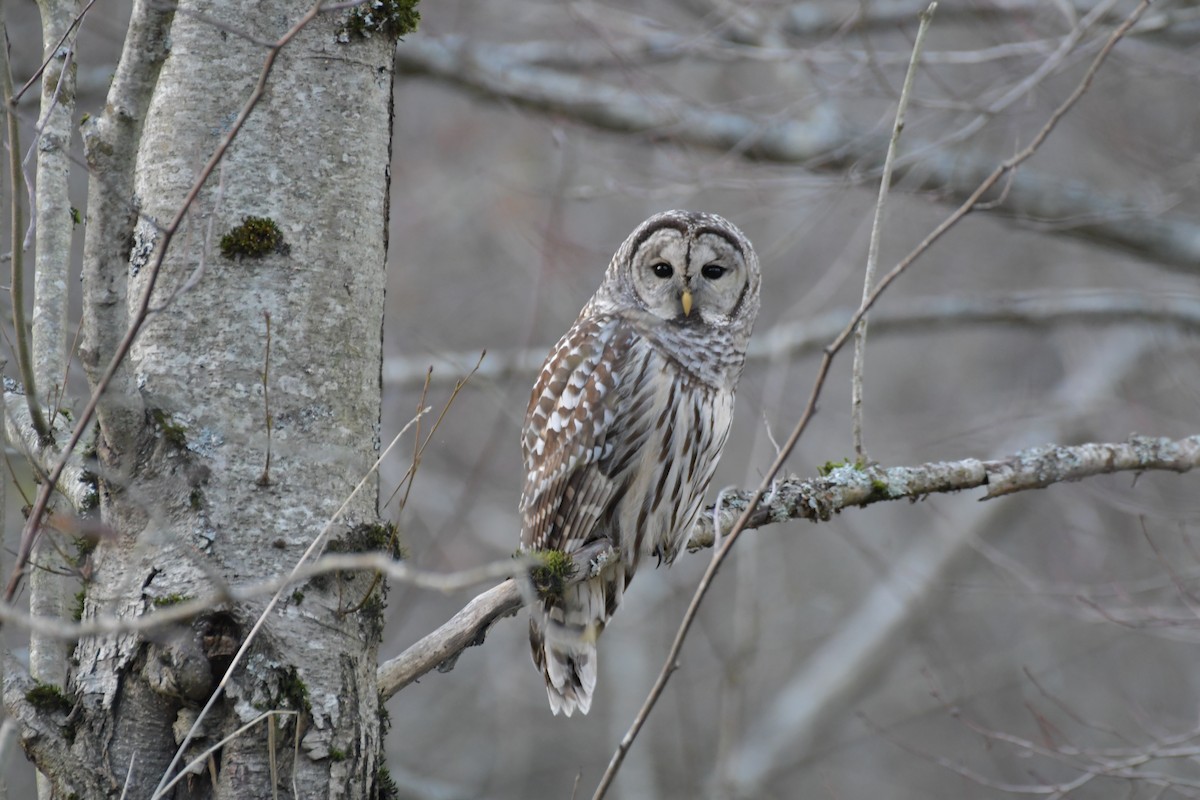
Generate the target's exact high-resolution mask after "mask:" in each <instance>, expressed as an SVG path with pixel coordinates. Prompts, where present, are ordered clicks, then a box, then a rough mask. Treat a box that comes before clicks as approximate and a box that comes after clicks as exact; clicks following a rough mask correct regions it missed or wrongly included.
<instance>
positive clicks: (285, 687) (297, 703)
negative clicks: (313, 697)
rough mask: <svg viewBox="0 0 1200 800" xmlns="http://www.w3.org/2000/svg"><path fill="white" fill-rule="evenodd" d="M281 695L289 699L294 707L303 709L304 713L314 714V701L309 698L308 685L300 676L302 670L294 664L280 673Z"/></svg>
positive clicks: (282, 697)
mask: <svg viewBox="0 0 1200 800" xmlns="http://www.w3.org/2000/svg"><path fill="white" fill-rule="evenodd" d="M279 696H280V698H281V699H284V700H287V701H288V703H290V704H291V706H292V708H295V709H303V710H304V713H306V714H308V715H310V716H311V715H312V703H311V702H310V701H309V699H308V686H307V685H306V684H305V683H304V680H303V679H302V678H301V677H300V671H299V670H298V669H296V668H295V667H294V666H291V667H288V668H287V669H285V670H283V671H282V672H281V673H280V675H279Z"/></svg>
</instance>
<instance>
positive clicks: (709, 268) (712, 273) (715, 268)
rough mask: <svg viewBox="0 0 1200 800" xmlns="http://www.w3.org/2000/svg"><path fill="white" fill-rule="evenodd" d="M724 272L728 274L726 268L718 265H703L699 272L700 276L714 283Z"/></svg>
mask: <svg viewBox="0 0 1200 800" xmlns="http://www.w3.org/2000/svg"><path fill="white" fill-rule="evenodd" d="M726 272H729V270H728V269H727V268H726V267H722V266H721V265H720V264H705V265H704V267H703V268H701V270H700V274H701V275H703V276H704V277H706V278H708V279H709V280H710V281H715V280H716V279H717V278H719V277H721V276H722V275H724V274H725V273H726Z"/></svg>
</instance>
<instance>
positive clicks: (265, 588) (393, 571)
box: [0, 553, 531, 641]
mask: <svg viewBox="0 0 1200 800" xmlns="http://www.w3.org/2000/svg"><path fill="white" fill-rule="evenodd" d="M530 566H531V563H530V562H529V561H527V560H523V559H505V560H503V561H496V562H494V563H491V564H484V565H483V566H480V567H474V568H472V569H465V570H461V571H458V572H430V571H428V570H422V569H417V568H416V567H412V566H410V565H408V564H405V563H404V562H401V561H396V560H395V559H394V558H392V557H391V556H389V555H387V554H385V553H327V554H325V555H323V556H321V558H319V559H318V560H317V561H315V562H313V563H312V564H306V565H304V566H301V567H300V568H298V569H296V570H294V571H291V572H288V573H287V574H286V575H280V576H276V577H274V578H270V579H268V580H264V581H259V582H257V583H251V584H247V585H245V586H233V587H228V588H225V589H223V590H220V591H214V592H213V593H211V594H208V595H205V596H204V597H198V598H194V599H191V600H184V601H182V602H179V603H173V604H171V605H168V606H163V607H162V608H157V607H155V608H154V609H153V610H152V611H148V612H147V613H146V614H143V615H141V616H139V617H116V616H96V617H93V618H90V619H86V620H82V621H80V622H67V621H66V620H62V619H59V618H56V617H41V616H31V615H30V614H28V613H26V612H25V611H23V610H22V609H20V608H18V607H16V606H13V605H10V604H7V603H0V621H3V622H5V623H9V624H12V625H13V626H15V627H17V628H20V629H23V630H29V631H36V632H38V633H40V634H42V635H44V636H47V637H50V638H54V639H60V640H62V641H75V640H78V639H82V638H84V637H86V636H105V635H109V634H114V633H146V632H148V631H154V630H161V629H163V628H167V627H170V626H172V625H178V624H180V623H185V622H190V621H191V620H193V619H195V618H196V617H198V616H201V615H202V614H206V613H209V612H211V611H213V610H214V609H217V608H220V607H222V606H225V605H234V604H237V603H244V602H246V601H249V600H253V599H256V598H259V597H263V596H266V595H270V594H274V593H276V592H280V591H281V590H284V589H287V588H289V587H291V586H295V585H298V584H302V583H304V582H305V581H308V580H311V579H312V578H314V577H317V576H319V575H329V574H332V573H337V572H377V573H379V574H381V575H386V576H387V578H388V579H389V580H392V581H396V582H398V583H403V584H406V585H409V586H413V587H414V588H417V589H425V590H428V591H435V592H442V593H450V592H458V591H462V590H463V589H468V588H470V587H473V586H478V585H479V584H481V583H487V582H489V581H494V580H499V579H502V578H510V577H514V576H521V575H524V574H526V572H527V571H528V569H529V567H530ZM517 591H518V593H520V591H521V590H520V588H519V587H518V588H517Z"/></svg>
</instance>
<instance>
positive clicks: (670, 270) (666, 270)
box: [650, 261, 675, 280]
mask: <svg viewBox="0 0 1200 800" xmlns="http://www.w3.org/2000/svg"><path fill="white" fill-rule="evenodd" d="M650 269H652V270H653V271H654V277H656V278H662V279H663V280H666V279H667V278H669V277H671V276H672V275H674V274H675V268H674V267H672V266H671V265H670V264H668V263H666V262H665V261H660V262H658V263H657V264H655V265H654V266H652V267H650Z"/></svg>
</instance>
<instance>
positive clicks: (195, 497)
mask: <svg viewBox="0 0 1200 800" xmlns="http://www.w3.org/2000/svg"><path fill="white" fill-rule="evenodd" d="M188 508H190V509H191V510H192V511H199V510H200V509H202V508H204V492H203V491H202V490H201V489H200V487H199V486H195V487H193V488H192V490H191V491H190V492H188Z"/></svg>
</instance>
